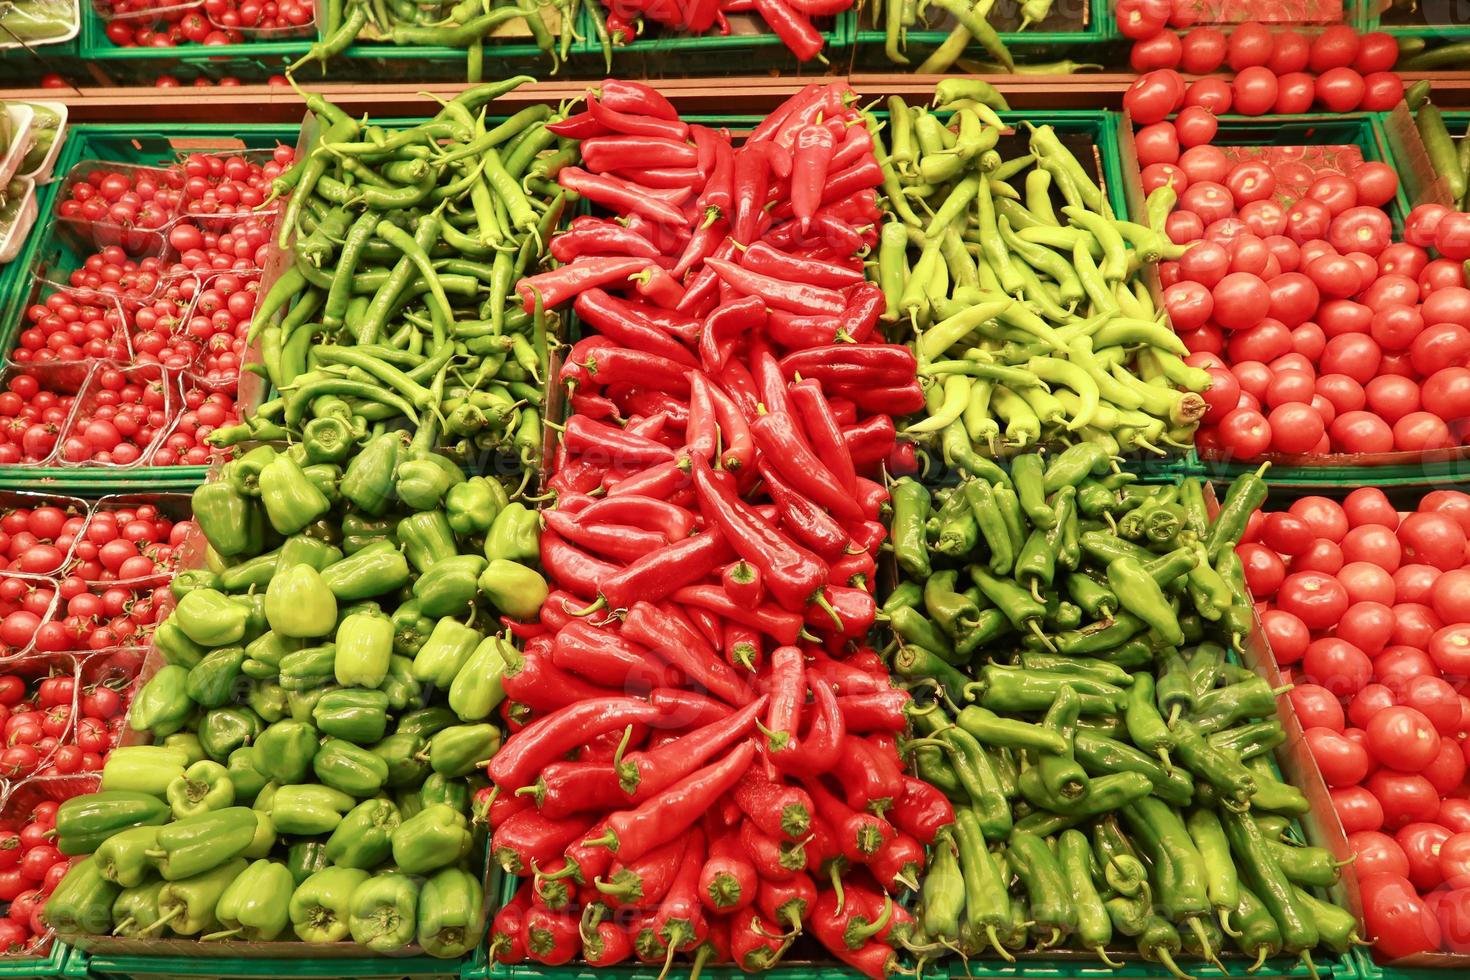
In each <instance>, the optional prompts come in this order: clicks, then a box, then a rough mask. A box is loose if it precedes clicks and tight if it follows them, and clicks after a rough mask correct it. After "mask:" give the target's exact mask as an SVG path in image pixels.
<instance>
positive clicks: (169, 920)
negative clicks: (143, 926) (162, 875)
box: [146, 857, 248, 936]
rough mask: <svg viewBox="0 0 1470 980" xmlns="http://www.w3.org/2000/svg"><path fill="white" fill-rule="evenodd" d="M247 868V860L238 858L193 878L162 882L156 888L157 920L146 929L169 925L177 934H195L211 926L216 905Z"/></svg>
mask: <svg viewBox="0 0 1470 980" xmlns="http://www.w3.org/2000/svg"><path fill="white" fill-rule="evenodd" d="M246 867H248V864H247V862H246V860H245V859H244V858H240V857H237V858H235V859H233V860H230V861H226V862H225V863H223V864H220V865H219V866H218V867H215V868H212V869H210V870H209V871H205V872H204V873H202V874H198V875H195V876H194V877H192V878H186V879H184V880H182V881H169V882H167V883H165V884H164V886H163V887H162V888H160V889H159V891H158V921H156V922H155V923H154V924H153V925H152V926H150V927H149V928H148V930H146V932H147V933H152V932H156V931H157V930H158V929H160V928H162V927H163V926H168V927H169V929H171V930H173V931H174V932H175V933H176V934H178V935H180V936H197V935H199V934H200V933H201V932H205V931H207V930H209V929H213V928H214V927H215V926H216V925H218V924H219V920H218V919H216V918H215V916H214V910H215V907H216V906H217V905H219V900H220V899H221V898H222V897H223V896H224V893H225V889H226V888H228V887H230V883H231V882H233V881H234V880H235V879H236V878H238V877H240V875H241V874H242V873H243V872H244V871H245V868H246Z"/></svg>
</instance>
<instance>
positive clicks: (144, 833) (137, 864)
mask: <svg viewBox="0 0 1470 980" xmlns="http://www.w3.org/2000/svg"><path fill="white" fill-rule="evenodd" d="M157 847H158V827H156V826H153V825H149V826H145V827H131V828H129V829H127V830H123V831H120V832H118V833H116V834H113V835H112V836H111V837H109V838H107V840H105V841H103V842H102V844H101V846H99V847H98V848H97V850H96V852H95V853H93V855H92V860H93V861H94V862H95V863H96V865H97V870H98V871H99V872H100V873H101V874H102V877H104V878H106V879H107V880H108V881H111V882H113V883H114V884H117V885H121V886H122V887H123V888H136V887H138V886H139V885H141V884H142V883H143V882H144V881H146V880H148V879H149V878H150V877H152V876H153V862H152V861H150V860H149V858H148V852H149V851H151V850H154V849H156V848H157Z"/></svg>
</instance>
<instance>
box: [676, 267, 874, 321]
mask: <svg viewBox="0 0 1470 980" xmlns="http://www.w3.org/2000/svg"><path fill="white" fill-rule="evenodd" d="M705 265H706V267H708V268H710V269H713V270H714V272H715V274H716V275H718V276H719V277H720V278H721V279H722V280H724V281H725V282H726V283H727V284H728V285H729V286H730V287H731V288H732V289H734V290H735V291H736V292H737V293H740V294H741V295H743V296H758V297H760V298H761V300H763V301H764V302H765V304H766V305H767V306H769V307H771V308H773V309H778V310H788V311H790V312H792V313H802V314H812V313H827V314H834V315H835V314H838V313H841V312H842V311H843V310H844V309H846V307H847V303H846V301H845V300H844V299H843V297H842V294H841V293H839V292H837V290H835V289H829V288H827V287H825V286H811V285H807V284H806V283H803V282H791V281H788V280H785V279H776V278H773V277H771V276H767V275H762V274H760V273H758V272H752V271H750V270H749V269H745V268H743V267H741V266H738V265H736V264H735V263H733V262H728V261H724V260H722V259H718V258H715V257H714V256H711V257H710V258H708V259H705Z"/></svg>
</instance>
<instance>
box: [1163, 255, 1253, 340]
mask: <svg viewBox="0 0 1470 980" xmlns="http://www.w3.org/2000/svg"><path fill="white" fill-rule="evenodd" d="M1190 251H1193V249H1191V250H1190ZM1188 254H1189V253H1185V256H1186V257H1188ZM1181 261H1183V260H1181ZM1164 308H1165V309H1166V310H1168V312H1169V320H1170V322H1172V323H1173V324H1174V328H1175V329H1176V330H1194V329H1196V328H1198V327H1202V326H1204V325H1205V324H1206V323H1208V322H1209V320H1210V317H1211V315H1212V314H1213V313H1214V310H1215V297H1214V294H1213V293H1212V292H1211V291H1210V290H1209V289H1208V288H1206V287H1205V286H1203V285H1201V284H1200V283H1197V282H1190V281H1180V282H1176V283H1174V285H1172V286H1170V287H1169V288H1168V289H1165V290H1164ZM1263 312H1264V311H1263Z"/></svg>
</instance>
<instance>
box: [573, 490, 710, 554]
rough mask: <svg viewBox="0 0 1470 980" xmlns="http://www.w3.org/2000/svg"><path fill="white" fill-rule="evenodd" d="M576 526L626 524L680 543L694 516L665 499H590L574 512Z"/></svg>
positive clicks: (622, 496) (626, 497)
mask: <svg viewBox="0 0 1470 980" xmlns="http://www.w3.org/2000/svg"><path fill="white" fill-rule="evenodd" d="M576 520H577V523H579V524H581V523H588V524H598V523H602V524H626V525H628V526H630V527H636V528H641V529H642V530H645V531H655V532H657V533H659V534H662V535H663V536H664V539H665V540H666V541H670V542H673V541H680V540H683V539H684V538H686V537H688V536H689V532H690V531H692V530H693V529H694V515H693V514H691V513H690V512H689V511H687V510H685V509H684V508H683V507H677V506H675V505H674V504H671V503H669V502H668V501H666V500H659V499H657V498H654V497H641V496H638V495H636V494H628V495H621V496H617V497H605V498H603V499H600V500H592V501H591V502H590V503H588V504H587V506H586V507H584V508H582V509H581V510H579V511H578V512H577V515H576Z"/></svg>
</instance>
